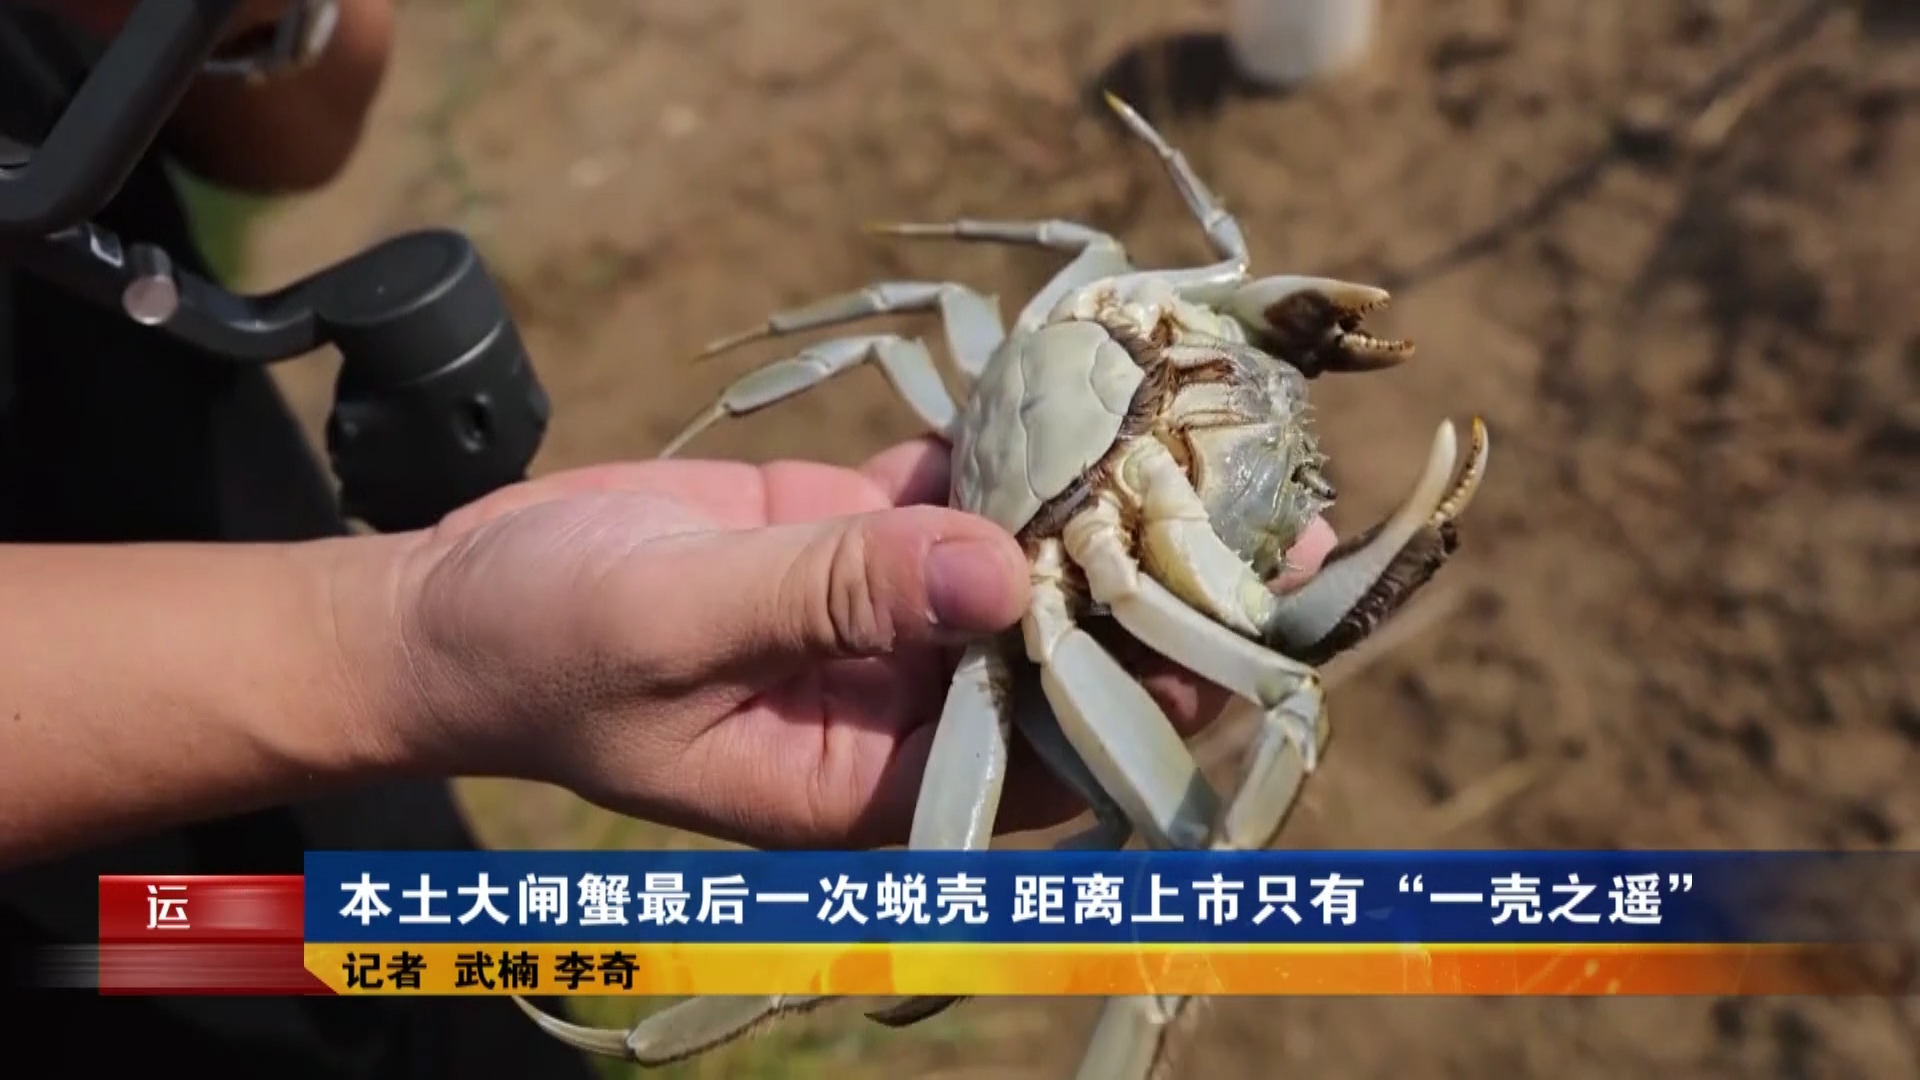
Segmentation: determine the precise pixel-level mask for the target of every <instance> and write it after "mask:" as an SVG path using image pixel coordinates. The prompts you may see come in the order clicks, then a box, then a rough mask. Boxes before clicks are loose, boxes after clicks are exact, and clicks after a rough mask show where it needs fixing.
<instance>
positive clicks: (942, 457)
mask: <svg viewBox="0 0 1920 1080" xmlns="http://www.w3.org/2000/svg"><path fill="white" fill-rule="evenodd" d="M950 458H951V455H950V452H949V451H948V449H947V444H946V443H945V442H943V441H941V440H940V439H937V438H933V437H931V436H929V437H927V438H924V439H914V440H912V441H909V442H903V443H901V444H899V445H898V446H892V447H889V448H887V449H885V450H882V451H881V452H880V453H878V454H875V455H874V456H873V457H872V458H870V459H868V461H867V463H866V464H865V465H862V466H860V474H861V475H862V476H865V477H866V478H867V479H869V480H871V481H873V484H874V486H875V487H877V488H879V489H880V492H881V494H883V495H884V496H886V498H887V501H888V502H890V503H892V504H893V505H895V506H910V505H914V504H919V503H928V504H932V505H938V506H945V505H946V503H947V488H948V484H949V483H950V481H951V476H952V473H951V472H950V471H949V469H948V462H949V461H950Z"/></svg>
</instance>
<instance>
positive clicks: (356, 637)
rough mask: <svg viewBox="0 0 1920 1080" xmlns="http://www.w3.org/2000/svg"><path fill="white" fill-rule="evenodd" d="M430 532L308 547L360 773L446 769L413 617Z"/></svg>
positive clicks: (433, 697) (419, 772)
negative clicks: (413, 631)
mask: <svg viewBox="0 0 1920 1080" xmlns="http://www.w3.org/2000/svg"><path fill="white" fill-rule="evenodd" d="M426 541H427V534H424V533H402V534H393V535H382V536H356V537H352V538H343V539H339V540H327V541H321V542H319V543H317V544H315V545H312V546H311V547H310V548H309V552H310V554H311V555H312V556H313V557H314V560H315V562H316V564H317V569H318V571H319V573H320V575H321V577H322V579H323V580H324V582H325V585H324V596H325V599H324V610H325V616H324V618H322V619H321V620H320V625H321V627H322V633H323V634H324V637H325V640H324V643H323V646H322V647H323V648H324V649H325V650H326V652H327V653H328V654H329V656H330V661H329V667H330V669H331V670H332V671H333V672H334V677H333V682H334V684H335V685H336V686H337V687H338V688H339V696H340V699H341V715H342V717H343V719H344V731H345V734H346V741H347V743H348V745H349V750H348V753H349V754H350V755H351V756H352V758H353V761H352V763H351V766H350V767H351V768H352V769H354V770H355V771H359V772H364V773H371V774H397V775H409V776H423V775H439V774H442V773H443V771H444V765H445V760H444V759H445V755H444V754H442V753H441V752H440V751H439V749H438V748H439V746H440V745H441V743H442V742H443V740H441V739H439V738H438V737H437V730H436V729H437V728H438V726H439V721H438V719H437V718H438V717H439V716H441V715H444V713H443V710H442V708H441V707H440V703H439V701H438V700H437V699H438V698H439V697H441V696H443V695H440V694H437V693H435V692H434V691H433V690H432V689H431V686H432V683H431V681H430V680H429V679H427V678H426V677H425V672H423V671H422V670H421V668H420V667H419V661H420V658H419V656H418V654H417V653H416V651H415V649H414V648H413V645H412V643H411V641H410V635H409V633H408V629H407V627H408V623H409V621H410V613H411V611H412V609H413V607H414V606H415V600H414V597H416V596H417V594H418V578H419V576H420V575H419V574H418V573H417V572H416V568H417V567H419V566H420V565H421V564H422V563H423V561H424V560H423V558H422V552H421V549H422V548H423V546H424V545H425V543H426Z"/></svg>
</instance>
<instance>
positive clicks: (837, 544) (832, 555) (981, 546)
mask: <svg viewBox="0 0 1920 1080" xmlns="http://www.w3.org/2000/svg"><path fill="white" fill-rule="evenodd" d="M647 547H648V549H649V551H648V552H647V553H645V555H643V557H640V558H636V559H633V560H631V561H630V562H629V563H628V564H627V566H626V567H625V569H624V573H625V574H626V576H625V577H624V578H623V579H622V581H621V582H620V585H619V587H618V589H617V590H614V593H615V595H613V596H612V597H610V600H611V602H612V603H613V604H615V605H630V606H631V608H632V611H633V614H632V615H631V616H630V617H631V618H633V619H646V620H648V621H650V622H657V621H659V620H662V619H663V618H665V619H666V620H668V621H670V622H671V625H672V626H673V628H674V636H675V652H676V654H677V656H678V657H679V661H680V663H681V664H683V665H685V666H686V671H685V672H684V674H685V675H686V676H688V677H694V676H696V675H697V674H698V672H699V671H700V670H701V669H702V668H704V669H705V670H707V671H709V672H712V673H715V674H718V673H719V672H721V671H732V672H743V673H747V675H748V676H749V677H750V678H751V679H752V680H753V681H754V682H756V683H761V684H764V683H765V682H767V681H769V680H771V679H775V678H779V677H783V676H784V675H786V674H787V673H789V672H790V671H792V670H793V669H794V668H795V667H796V666H797V665H799V664H803V663H817V662H822V661H828V660H838V659H851V658H856V657H865V656H882V655H887V654H890V653H892V652H894V651H895V650H897V649H904V648H911V647H916V646H925V647H932V646H934V645H937V644H940V643H943V642H947V641H952V640H956V639H961V638H966V637H972V636H977V635H980V634H988V633H997V632H999V631H1001V630H1004V629H1006V628H1007V627H1009V626H1012V625H1013V624H1014V623H1015V622H1016V621H1017V620H1018V619H1019V617H1020V614H1021V612H1022V611H1023V610H1024V609H1025V607H1026V602H1027V565H1026V559H1025V557H1024V555H1022V553H1021V551H1020V547H1019V545H1018V544H1017V543H1016V542H1015V541H1014V539H1013V538H1012V537H1011V536H1008V535H1007V534H1006V532H1004V531H1003V530H1001V529H999V528H996V527H995V526H994V525H993V524H992V523H990V522H988V521H985V520H983V519H981V518H977V517H974V516H972V515H970V514H963V513H960V512H958V511H954V510H948V509H946V508H944V507H907V508H902V509H896V510H883V511H879V512H876V513H869V514H859V515H855V516H852V517H843V518H837V519H832V520H827V521H819V522H811V523H806V524H794V525H783V526H774V527H770V528H764V529H748V530H740V531H734V532H717V533H706V534H702V535H700V536H686V537H675V538H672V539H669V540H664V541H660V542H658V543H655V544H649V545H647ZM663 611H665V612H669V613H668V614H666V615H664V616H663Z"/></svg>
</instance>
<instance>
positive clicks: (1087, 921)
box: [97, 851, 1920, 997]
mask: <svg viewBox="0 0 1920 1080" xmlns="http://www.w3.org/2000/svg"><path fill="white" fill-rule="evenodd" d="M1916 870H1920V857H1916V856H1913V855H1904V854H1887V855H1828V854H1795V853H1788V854H1745V853H1740V854H1736V853H1724V852H1708V853H1702V852H1557V853H1538V852H1535V853H1498V852H1298V851H1268V852H1258V853H1249V854H1226V853H1136V852H1119V853H1072V854H1061V853H1050V852H981V853H968V854H962V853H944V852H943V853H909V852H882V853H858V854H853V853H837V854H836V853H808V854H774V853H761V852H720V853H698V852H597V853H559V852H486V853H393V852H313V853H309V854H308V855H307V857H306V865H305V874H304V875H303V876H300V877H194V878H180V877H103V878H101V879H100V943H99V955H98V960H99V965H98V983H97V985H98V988H99V989H100V990H101V991H102V992H104V993H125V994H309V993H311V994H416V995H452V994H515V993H537V994H583V995H587V994H591V995H671V996H682V995H704V994H729V995H730V994H833V995H848V996H866V995H915V994H933V995H966V996H983V997H987V996H1010V995H1011V996H1020V995H1101V996H1106V995H1129V994H1146V993H1160V994H1196V995H1197V994H1217V995H1316V994H1317V995H1356V994H1366V995H1452V994H1460V995H1600V994H1640V995H1646V994H1658V995H1683V994H1713V995H1752V994H1823V995H1839V994H1904V993H1911V992H1913V990H1914V983H1915V974H1914V970H1913V960H1912V958H1913V951H1912V949H1911V945H1912V944H1913V933H1912V930H1913V926H1912V922H1913V920H1912V917H1911V915H1910V914H1908V913H1909V912H1911V910H1912V909H1913V904H1912V900H1913V898H1914V897H1916V896H1920V877H1916Z"/></svg>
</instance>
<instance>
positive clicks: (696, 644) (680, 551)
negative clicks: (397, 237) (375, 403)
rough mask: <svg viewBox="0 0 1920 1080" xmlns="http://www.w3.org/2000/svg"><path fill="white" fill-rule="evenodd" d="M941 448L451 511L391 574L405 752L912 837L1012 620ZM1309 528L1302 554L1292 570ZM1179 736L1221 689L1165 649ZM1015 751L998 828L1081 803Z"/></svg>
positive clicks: (709, 825)
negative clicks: (923, 787) (940, 734)
mask: <svg viewBox="0 0 1920 1080" xmlns="http://www.w3.org/2000/svg"><path fill="white" fill-rule="evenodd" d="M946 488H947V473H946V451H945V448H944V447H942V446H940V445H939V444H937V443H933V442H930V441H928V442H915V443H908V444H904V445H902V446H898V447H895V448H893V449H892V450H889V451H887V452H886V453H883V454H881V455H880V456H878V457H876V458H874V459H873V460H872V461H870V462H868V463H867V464H866V465H864V466H862V467H861V468H860V469H858V470H848V469H838V468H833V467H829V466H825V465H817V464H808V463H793V462H788V463H780V464H775V465H768V466H752V465H744V464H734V463H720V462H698V461H664V462H647V463H641V464H626V465H612V466H604V467H599V468H592V469H583V470H579V471H575V472H568V473H562V474H558V475H555V476H550V477H546V478H544V479H540V480H535V481H531V482H528V483H524V484H519V485H516V486H514V487H511V488H508V489H505V490H503V491H501V492H498V493H496V494H495V495H493V496H491V497H489V498H487V499H484V500H482V501H480V502H478V503H476V504H474V505H472V506H469V507H467V508H465V509H463V510H461V511H458V512H456V513H455V514H453V515H452V516H450V517H449V518H448V519H447V520H446V521H445V522H443V523H442V524H441V525H440V526H439V527H438V528H437V529H435V530H434V531H433V532H432V533H430V534H426V535H423V537H422V538H421V539H420V542H419V544H418V546H417V547H416V548H415V549H413V550H412V552H411V554H410V556H409V559H408V567H407V569H406V570H405V571H404V572H403V573H402V574H401V577H400V581H399V583H398V584H397V586H396V603H397V604H398V606H399V608H400V611H401V614H402V619H403V620H404V622H403V625H404V627H405V630H404V639H405V644H404V648H405V649H406V652H407V660H408V669H409V671H410V675H409V676H408V677H409V678H410V680H411V682H412V687H411V692H412V693H413V694H414V695H415V696H416V700H417V701H418V703H419V705H420V708H419V709H418V712H420V713H421V714H424V715H426V716H428V717H429V718H430V720H429V722H428V723H427V724H426V725H424V726H423V727H422V728H421V729H419V730H417V731H415V732H413V733H412V737H413V738H414V739H416V740H417V745H416V746H415V747H413V748H412V751H411V753H410V755H409V756H410V757H411V758H412V759H413V760H416V761H428V762H432V763H434V766H435V767H436V768H437V769H439V770H440V771H444V772H447V773H451V774H456V775H508V776H516V777H522V778H527V779H535V780H543V781H547V782H551V783H556V784H559V785H562V786H564V787H567V788H570V789H572V790H574V791H576V792H578V793H579V794H581V795H583V796H584V797H586V798H588V799H591V800H592V801H594V802H596V803H598V804H600V805H602V806H606V807H609V808H611V809H613V810H616V811H618V812H621V813H625V814H630V815H634V816H638V817H643V818H647V819H650V820H653V821H658V822H661V823H663V824H668V825H673V826H676V827H681V828H687V829H692V830H695V831H698V832H702V833H706V834H709V835H715V836H720V837H723V838H727V839H731V840H736V841H741V842H745V843H751V844H755V845H758V846H767V847H817V846H834V847H867V846H874V845H879V844H887V843H896V842H900V841H902V840H904V839H905V836H906V833H907V829H908V826H909V823H910V820H911V816H912V813H913V807H914V803H915V799H916V796H917V793H918V788H919V779H920V776H921V773H922V771H923V770H924V768H925V765H926V761H927V755H928V751H929V748H930V746H931V744H932V739H933V730H934V724H935V722H936V721H937V720H938V718H939V715H940V711H941V705H942V702H943V700H944V698H945V695H946V692H947V684H948V680H949V678H950V677H951V675H952V670H953V664H954V662H955V658H956V649H955V646H956V645H957V644H958V643H960V642H962V641H964V640H966V639H969V638H973V637H977V636H978V635H982V634H988V633H993V632H997V631H1000V630H1003V629H1005V628H1008V627H1010V626H1013V625H1014V624H1015V623H1017V622H1018V620H1019V618H1020V616H1021V614H1022V612H1023V611H1024V610H1025V606H1026V603H1027V589H1028V585H1027V564H1026V561H1025V558H1024V556H1023V555H1022V553H1021V550H1020V548H1019V546H1018V544H1017V543H1016V542H1015V541H1014V540H1013V539H1012V538H1011V537H1009V536H1008V535H1007V534H1006V533H1005V532H1004V531H1002V530H1000V529H999V528H997V527H996V526H994V525H992V524H991V523H989V522H987V521H985V520H982V519H980V518H976V517H973V516H971V515H968V514H963V513H960V512H958V511H954V510H949V509H947V508H946V507H945V506H944V505H915V504H925V503H933V504H944V502H945V497H946ZM1332 541H1333V536H1332V532H1331V530H1330V529H1328V528H1327V527H1326V526H1325V525H1324V524H1323V523H1316V526H1315V529H1314V530H1313V531H1311V532H1310V534H1309V536H1308V537H1307V539H1306V540H1305V541H1303V543H1302V544H1301V545H1300V546H1298V547H1296V549H1295V551H1294V553H1293V559H1294V561H1295V562H1296V563H1298V564H1301V565H1302V566H1304V567H1305V568H1306V569H1307V571H1308V572H1310V571H1311V570H1312V569H1313V568H1314V567H1317V566H1318V564H1319V562H1320V560H1321V559H1322V558H1324V556H1325V554H1326V552H1327V550H1328V549H1329V548H1330V547H1331V546H1332ZM1142 670H1143V673H1144V674H1146V676H1147V677H1146V682H1147V685H1148V688H1149V689H1150V690H1151V691H1152V692H1153V694H1154V697H1155V698H1156V699H1157V700H1158V701H1159V702H1160V704H1161V705H1162V707H1163V708H1165V709H1166V710H1167V712H1168V714H1169V716H1171V717H1172V718H1173V720H1174V722H1175V723H1176V724H1177V725H1178V726H1179V727H1180V728H1181V730H1182V731H1183V733H1187V734H1191V733H1192V732H1193V731H1195V730H1197V729H1198V728H1199V727H1201V726H1203V725H1204V724H1205V723H1206V722H1207V721H1209V720H1211V719H1212V718H1213V717H1214V716H1215V715H1216V714H1217V713H1218V712H1219V710H1220V708H1221V706H1222V704H1223V703H1224V700H1225V698H1224V695H1223V694H1221V693H1220V692H1218V691H1216V690H1213V689H1212V688H1210V687H1207V686H1205V685H1204V684H1202V683H1200V682H1198V681H1197V680H1196V679H1194V678H1193V677H1191V676H1188V675H1185V674H1184V673H1182V672H1179V671H1176V670H1173V669H1172V668H1171V667H1170V666H1168V665H1166V664H1164V663H1162V664H1159V665H1155V666H1153V667H1152V669H1151V670H1149V668H1148V666H1147V665H1143V667H1142ZM1020 752H1021V754H1022V756H1020V757H1016V758H1015V760H1014V761H1013V762H1012V763H1011V765H1010V775H1009V778H1008V782H1007V783H1006V785H1005V788H1004V797H1005V802H1004V804H1003V806H1002V811H1001V814H1000V818H999V820H1000V824H1001V827H1002V828H1003V829H1006V828H1013V829H1022V828H1035V827H1039V826H1043V825H1047V824H1053V823H1056V822H1058V821H1062V820H1065V819H1066V818H1068V817H1070V816H1071V815H1072V814H1073V813H1074V812H1075V811H1076V810H1077V809H1078V807H1077V806H1076V805H1075V803H1074V801H1073V800H1072V798H1071V796H1069V795H1067V794H1066V793H1065V789H1064V788H1063V787H1061V786H1060V785H1058V784H1057V783H1056V782H1054V781H1053V780H1052V778H1051V776H1050V775H1049V774H1047V773H1046V771H1045V769H1044V767H1042V766H1041V765H1040V764H1039V762H1038V760H1037V758H1033V757H1031V756H1026V751H1025V748H1024V746H1022V747H1021V748H1020Z"/></svg>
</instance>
